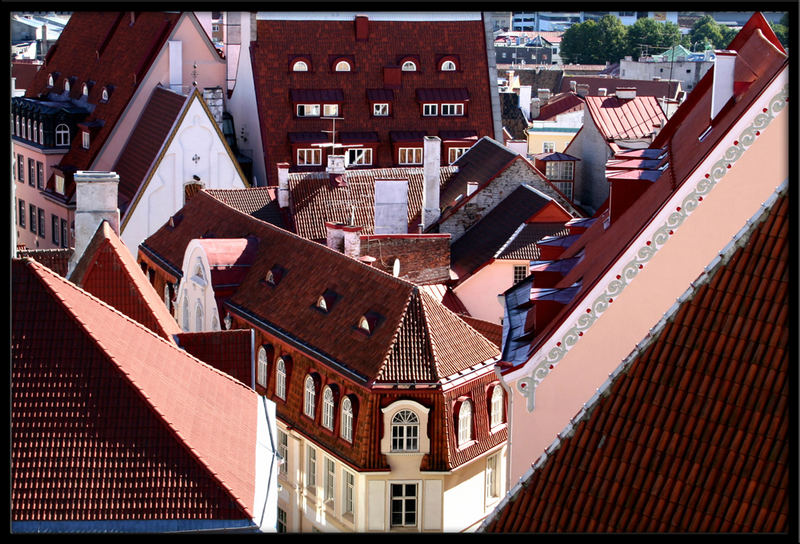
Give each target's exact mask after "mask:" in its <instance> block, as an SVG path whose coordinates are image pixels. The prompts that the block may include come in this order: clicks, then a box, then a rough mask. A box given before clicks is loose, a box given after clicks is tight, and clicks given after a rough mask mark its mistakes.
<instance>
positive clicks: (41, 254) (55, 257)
mask: <svg viewBox="0 0 800 544" xmlns="http://www.w3.org/2000/svg"><path fill="white" fill-rule="evenodd" d="M74 251H75V250H74V248H61V249H21V250H18V251H17V256H18V257H19V258H20V259H22V258H25V257H30V258H31V259H33V260H35V261H36V262H38V263H41V264H43V265H45V266H46V267H47V268H49V269H50V270H52V271H53V272H55V273H56V274H58V275H60V276H64V277H65V278H66V277H67V272H68V270H69V260H70V258H72V254H73V252H74Z"/></svg>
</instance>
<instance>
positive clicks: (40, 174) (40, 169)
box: [36, 161, 44, 189]
mask: <svg viewBox="0 0 800 544" xmlns="http://www.w3.org/2000/svg"><path fill="white" fill-rule="evenodd" d="M36 187H37V188H39V189H44V165H43V164H42V163H40V162H39V161H36Z"/></svg>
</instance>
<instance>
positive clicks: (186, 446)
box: [22, 258, 255, 518]
mask: <svg viewBox="0 0 800 544" xmlns="http://www.w3.org/2000/svg"><path fill="white" fill-rule="evenodd" d="M22 260H23V261H25V262H27V264H28V266H32V267H33V268H34V269H38V270H39V271H46V275H50V276H52V278H53V279H55V280H56V281H57V282H58V283H61V284H66V285H68V286H69V287H70V288H72V290H74V291H75V292H76V293H77V294H78V295H83V296H86V297H88V298H89V299H92V300H94V301H96V302H98V303H100V304H101V305H102V306H104V307H106V308H107V309H109V310H111V311H112V312H113V313H115V314H117V315H118V316H119V317H121V318H122V319H123V320H125V321H127V322H128V323H131V324H133V325H134V326H136V327H139V328H141V329H142V330H143V331H145V332H146V333H149V334H150V335H152V336H153V337H154V338H156V339H157V340H158V341H159V342H162V343H163V344H164V345H166V346H169V347H170V348H171V349H175V350H177V351H178V352H179V353H181V354H182V356H185V357H189V358H191V359H193V360H194V361H195V362H198V363H200V364H201V365H203V366H204V367H206V368H207V369H210V370H211V371H213V372H215V373H217V374H219V375H220V376H222V377H224V378H225V379H227V380H229V381H230V382H231V383H233V384H235V385H236V386H237V387H241V388H243V389H245V390H247V391H252V390H251V389H250V388H248V387H247V386H245V385H244V384H242V383H241V382H240V381H238V380H236V379H234V378H233V377H231V376H230V375H228V374H226V373H224V372H222V371H220V370H217V369H216V368H214V367H213V366H211V365H209V364H207V363H205V362H203V361H201V360H200V359H197V358H196V357H194V356H193V355H191V354H190V353H188V352H187V351H185V350H183V349H181V348H179V347H178V346H177V345H175V344H171V343H170V342H168V341H167V340H166V339H164V338H162V337H161V336H159V335H157V334H155V333H154V332H153V331H151V330H150V329H148V328H147V327H145V326H144V325H142V324H140V323H139V322H137V321H136V320H133V319H131V318H129V317H128V316H127V315H125V314H123V313H122V312H120V311H118V310H117V309H116V308H114V307H113V306H110V305H109V304H106V303H105V302H104V301H102V300H100V299H98V298H97V297H95V296H93V295H92V294H91V293H89V292H87V291H84V290H83V289H81V288H80V287H78V286H77V285H75V284H73V283H72V282H70V281H69V280H67V279H65V278H62V277H61V276H59V275H58V274H56V273H55V272H53V271H51V270H50V269H48V268H47V267H46V266H43V265H40V264H39V263H37V262H36V261H34V260H33V259H30V258H25V259H22ZM34 275H35V276H37V281H39V282H40V283H41V284H42V286H43V287H44V288H45V289H46V290H47V291H49V292H50V293H51V296H52V297H53V298H54V299H55V300H57V301H58V303H59V304H60V305H61V307H62V308H63V309H64V310H65V311H66V313H67V314H68V315H70V316H71V317H72V320H73V322H74V323H76V324H77V325H78V326H79V327H80V328H81V329H82V330H83V331H84V333H85V334H86V335H87V337H88V338H89V340H90V341H91V342H92V343H93V344H94V345H95V346H97V347H98V348H99V349H100V350H101V351H102V353H103V354H104V356H105V359H107V360H108V361H110V362H111V363H112V365H111V366H112V368H114V369H115V370H116V371H117V372H118V373H119V375H121V376H122V377H123V378H124V379H125V380H127V382H128V383H130V385H131V386H132V387H133V390H134V391H135V392H136V393H138V394H139V397H140V398H141V399H142V400H143V401H144V403H145V405H146V406H147V407H149V408H150V410H152V411H153V412H154V413H155V414H156V415H157V416H158V418H159V419H160V420H161V421H162V422H163V423H164V425H165V426H166V427H167V430H168V431H170V432H171V433H172V434H173V435H174V436H175V437H176V438H177V440H178V442H179V443H180V445H181V446H182V447H183V448H184V449H185V450H186V452H187V453H188V454H189V455H190V456H191V457H193V458H194V459H196V460H197V462H198V463H200V464H201V465H202V466H203V467H204V468H205V470H206V471H207V473H208V474H209V475H210V476H211V477H212V478H213V479H214V480H216V481H217V482H219V485H221V486H222V487H223V488H224V489H225V490H226V492H227V493H228V494H229V495H230V496H231V497H232V498H233V499H234V501H235V502H236V504H237V506H238V507H239V508H241V510H242V511H243V513H244V514H245V515H247V516H249V517H250V518H253V517H254V513H253V514H251V512H250V511H249V509H248V507H247V506H245V504H244V503H243V502H242V501H243V500H249V499H245V498H243V497H239V496H238V494H237V493H236V492H235V491H234V490H233V489H232V488H231V487H230V486H229V485H228V483H227V482H226V481H225V480H223V479H222V478H221V477H220V475H219V474H218V472H217V471H215V470H214V469H212V467H211V466H209V464H208V463H207V462H206V459H205V458H204V457H203V456H201V455H200V453H199V452H198V451H197V450H196V449H195V448H194V447H192V446H190V445H189V444H188V443H187V439H186V438H185V437H184V436H183V434H182V433H181V432H179V430H178V429H177V428H176V427H175V425H174V423H173V422H172V421H171V419H170V418H168V417H167V416H166V414H164V413H163V412H162V411H161V410H160V409H159V408H158V407H157V406H156V405H155V404H154V403H153V402H152V401H151V399H150V397H149V396H148V395H146V394H145V392H144V391H143V390H142V389H141V387H140V385H139V384H138V383H137V382H136V381H134V380H133V379H132V378H131V376H130V374H129V373H128V372H127V371H126V370H124V368H123V367H122V365H120V364H119V362H118V361H117V358H116V357H115V356H114V355H112V354H111V353H109V352H108V350H107V349H106V346H104V345H103V344H102V343H101V342H100V341H99V340H98V339H97V338H96V337H95V335H94V334H93V333H92V332H91V331H90V330H89V329H88V325H87V324H86V323H85V322H84V320H83V319H81V318H79V317H78V316H77V315H76V313H75V312H74V311H73V309H72V308H71V307H70V306H69V304H68V303H67V301H66V300H65V299H64V297H63V296H62V295H61V294H60V293H59V292H58V291H56V289H55V287H54V286H53V285H51V284H50V283H49V282H48V281H47V280H45V278H44V277H42V276H41V275H39V274H34ZM254 393H255V392H254Z"/></svg>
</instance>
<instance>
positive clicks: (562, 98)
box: [536, 92, 586, 121]
mask: <svg viewBox="0 0 800 544" xmlns="http://www.w3.org/2000/svg"><path fill="white" fill-rule="evenodd" d="M585 106H586V101H585V100H584V99H583V98H581V97H580V96H578V95H577V94H575V93H573V92H565V93H561V94H557V95H555V96H553V97H552V98H551V99H550V100H548V101H547V102H546V103H545V104H542V106H541V107H540V108H539V116H538V117H536V121H547V120H550V119H553V118H555V116H557V115H558V114H560V113H569V112H572V111H579V110H582V109H583V108H584V107H585Z"/></svg>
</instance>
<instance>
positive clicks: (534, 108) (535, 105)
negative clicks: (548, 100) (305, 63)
mask: <svg viewBox="0 0 800 544" xmlns="http://www.w3.org/2000/svg"><path fill="white" fill-rule="evenodd" d="M541 108H542V104H541V100H539V99H538V98H531V121H532V120H534V119H536V118H537V117H539V112H540V111H541Z"/></svg>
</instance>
